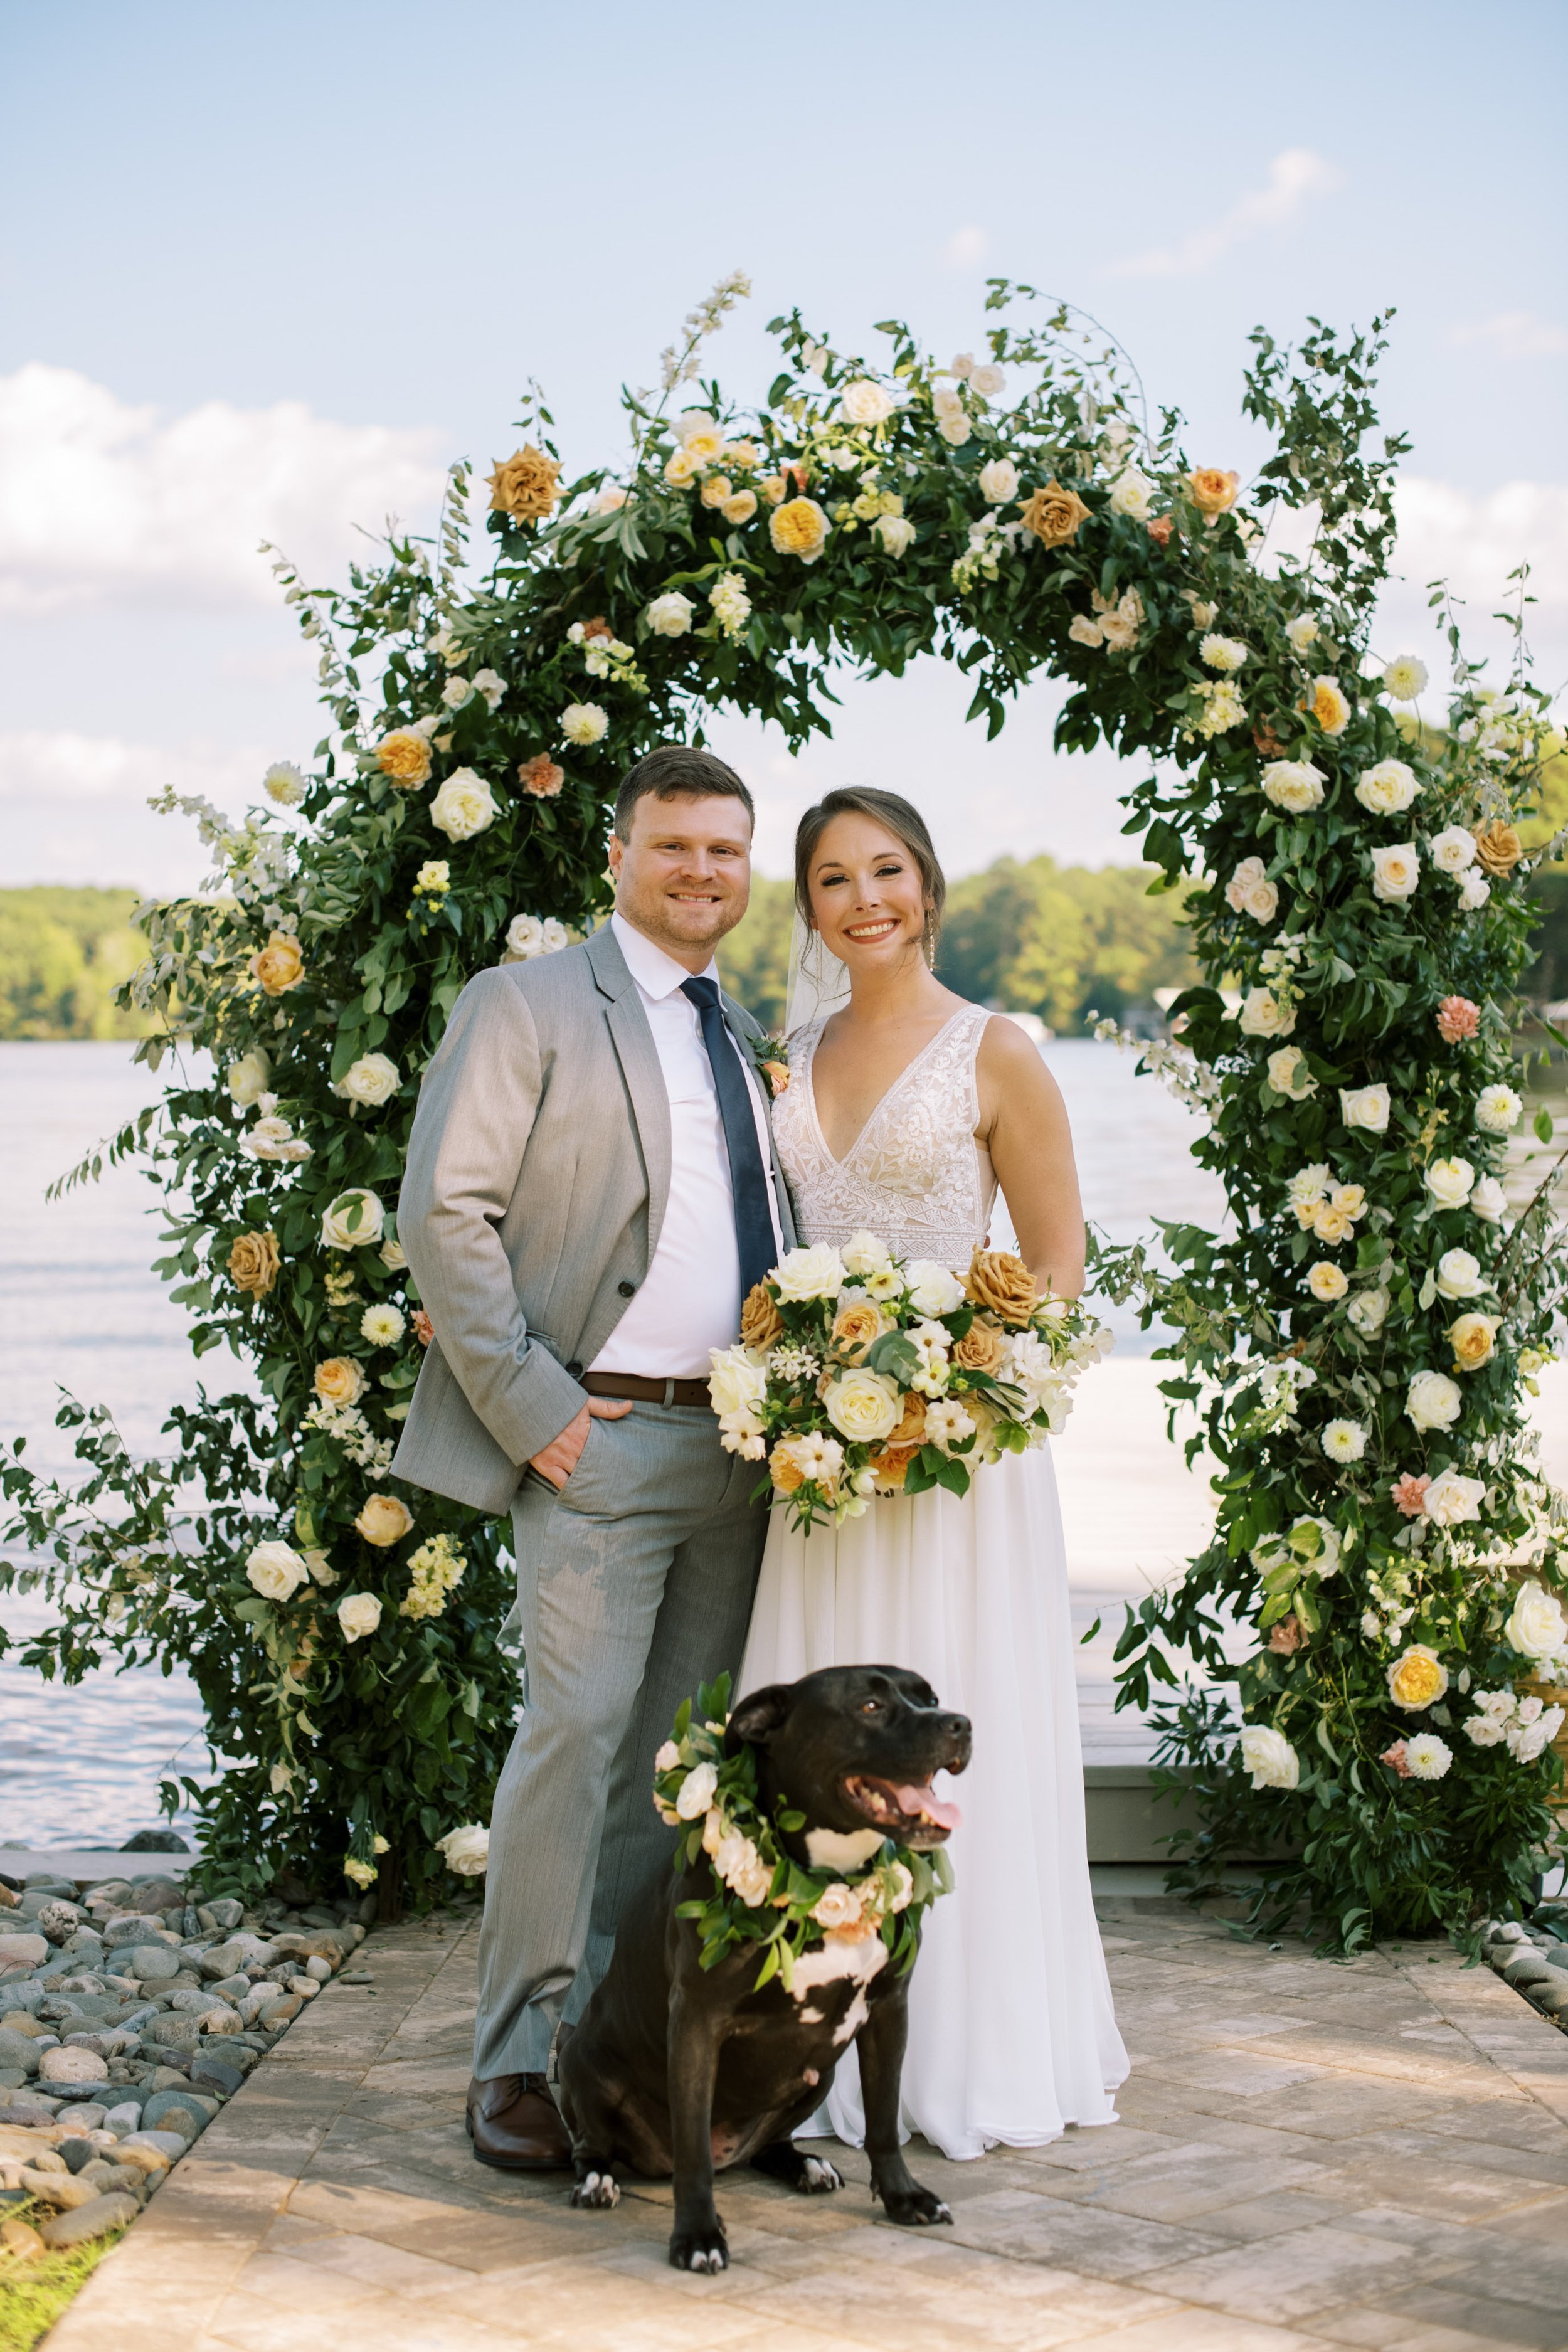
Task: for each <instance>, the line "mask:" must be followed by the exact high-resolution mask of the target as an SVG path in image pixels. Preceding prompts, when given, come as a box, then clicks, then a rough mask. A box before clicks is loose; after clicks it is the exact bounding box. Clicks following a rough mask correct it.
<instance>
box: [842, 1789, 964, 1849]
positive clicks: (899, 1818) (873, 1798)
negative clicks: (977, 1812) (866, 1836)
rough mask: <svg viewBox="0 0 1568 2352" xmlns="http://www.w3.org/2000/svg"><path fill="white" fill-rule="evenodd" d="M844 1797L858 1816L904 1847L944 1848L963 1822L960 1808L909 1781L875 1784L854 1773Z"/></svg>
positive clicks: (932, 1791) (931, 1790)
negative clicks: (930, 1846) (895, 1839)
mask: <svg viewBox="0 0 1568 2352" xmlns="http://www.w3.org/2000/svg"><path fill="white" fill-rule="evenodd" d="M844 1793H845V1795H846V1796H847V1798H848V1800H849V1802H850V1803H851V1804H852V1805H853V1806H854V1808H855V1810H856V1811H857V1812H858V1813H859V1814H861V1815H862V1816H863V1817H864V1818H865V1819H866V1820H867V1821H868V1822H874V1823H875V1824H876V1826H877V1828H878V1829H879V1830H881V1831H883V1832H885V1833H886V1835H887V1836H889V1837H890V1838H897V1839H898V1840H899V1842H900V1844H903V1845H912V1846H928V1845H941V1844H942V1843H943V1841H944V1840H945V1839H946V1838H948V1837H950V1836H951V1835H952V1832H953V1831H954V1830H955V1829H957V1827H958V1825H959V1823H960V1822H962V1821H963V1814H962V1813H961V1812H960V1811H959V1810H958V1807H957V1806H956V1805H954V1804H951V1803H949V1802H948V1801H947V1800H946V1799H945V1798H943V1797H939V1796H938V1795H937V1794H936V1792H935V1790H933V1789H931V1788H921V1787H916V1786H915V1785H913V1784H912V1783H910V1782H908V1781H899V1780H872V1779H871V1778H870V1777H869V1776H868V1775H867V1774H864V1773H855V1774H853V1775H851V1777H850V1778H849V1779H848V1780H846V1781H845V1783H844Z"/></svg>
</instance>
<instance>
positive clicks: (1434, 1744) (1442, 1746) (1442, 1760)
mask: <svg viewBox="0 0 1568 2352" xmlns="http://www.w3.org/2000/svg"><path fill="white" fill-rule="evenodd" d="M1453 1760H1454V1751H1453V1749H1452V1748H1450V1747H1449V1746H1448V1744H1447V1740H1443V1739H1439V1738H1438V1737H1437V1735H1436V1732H1435V1731H1418V1732H1417V1733H1416V1735H1415V1738H1414V1739H1407V1740H1406V1741H1405V1770H1406V1771H1407V1772H1408V1773H1409V1775H1410V1777H1411V1779H1412V1780H1441V1779H1442V1778H1443V1775H1444V1773H1445V1772H1446V1771H1447V1769H1448V1767H1449V1765H1450V1764H1451V1763H1452V1762H1453Z"/></svg>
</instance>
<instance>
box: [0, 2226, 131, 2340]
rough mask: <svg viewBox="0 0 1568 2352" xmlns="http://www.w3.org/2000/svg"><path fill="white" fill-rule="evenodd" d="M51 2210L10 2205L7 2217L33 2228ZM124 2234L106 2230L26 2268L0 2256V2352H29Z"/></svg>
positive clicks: (41, 2257) (40, 2257)
mask: <svg viewBox="0 0 1568 2352" xmlns="http://www.w3.org/2000/svg"><path fill="white" fill-rule="evenodd" d="M53 2210H54V2209H53V2208H52V2207H51V2206H47V2205H43V2204H39V2203H37V2202H33V2203H23V2204H19V2205H8V2206H7V2207H6V2208H5V2218H6V2220H7V2221H27V2222H30V2223H31V2224H32V2226H33V2227H34V2228H35V2229H36V2228H37V2226H38V2224H39V2223H40V2222H41V2221H47V2220H48V2219H49V2217H50V2214H51V2212H52V2211H53ZM124 2235H125V2230H124V2228H123V2227H121V2229H118V2230H110V2231H108V2232H107V2234H106V2235H105V2236H103V2237H101V2238H95V2239H93V2240H92V2242H91V2243H90V2244H89V2245H85V2246H68V2247H67V2248H65V2249H64V2251H63V2252H59V2253H43V2254H35V2255H34V2257H33V2259H32V2261H31V2262H27V2263H24V2262H21V2261H19V2260H17V2259H16V2257H15V2256H11V2257H7V2256H6V2255H5V2254H4V2253H0V2352H33V2347H34V2346H35V2345H36V2344H39V2343H41V2342H42V2341H43V2338H44V2337H45V2336H47V2334H48V2332H49V2330H50V2328H51V2327H52V2326H54V2324H55V2322H56V2320H57V2319H58V2317H59V2316H60V2314H61V2313H62V2312H63V2311H65V2310H66V2309H67V2308H68V2306H69V2305H70V2304H71V2303H73V2302H74V2301H75V2299H76V2297H77V2295H78V2294H79V2293H80V2292H81V2290H82V2288H83V2287H84V2286H85V2285H86V2284H87V2283H88V2280H89V2278H90V2277H91V2276H92V2273H93V2272H94V2271H95V2270H96V2269H97V2268H98V2265H99V2264H100V2262H101V2261H102V2260H103V2258H104V2256H105V2254H107V2253H109V2252H111V2251H112V2250H113V2248H114V2247H116V2246H117V2245H118V2244H119V2243H120V2241H121V2238H122V2237H123V2236H124Z"/></svg>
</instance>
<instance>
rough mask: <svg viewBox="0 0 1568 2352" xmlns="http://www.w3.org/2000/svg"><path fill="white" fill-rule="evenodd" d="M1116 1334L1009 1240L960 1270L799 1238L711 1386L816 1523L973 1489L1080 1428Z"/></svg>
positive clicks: (736, 1444) (724, 1427)
mask: <svg viewBox="0 0 1568 2352" xmlns="http://www.w3.org/2000/svg"><path fill="white" fill-rule="evenodd" d="M1111 1344H1112V1342H1111V1335H1110V1332H1109V1331H1108V1330H1106V1328H1104V1326H1103V1325H1102V1324H1100V1323H1098V1322H1097V1321H1096V1320H1095V1318H1094V1317H1093V1316H1092V1315H1090V1314H1089V1311H1088V1309H1087V1308H1086V1307H1083V1306H1082V1305H1081V1304H1080V1303H1079V1301H1077V1300H1074V1299H1067V1298H1051V1297H1044V1298H1042V1297H1040V1295H1039V1292H1038V1289H1037V1285H1036V1282H1035V1277H1034V1276H1033V1275H1032V1274H1031V1273H1030V1272H1029V1269H1028V1267H1027V1266H1026V1265H1025V1264H1024V1262H1023V1260H1022V1259H1021V1258H1018V1257H1015V1256H1014V1255H1012V1253H1011V1252H1010V1251H1007V1250H984V1249H978V1250H976V1251H975V1253H974V1255H973V1261H972V1262H971V1265H970V1267H969V1271H968V1273H967V1275H966V1276H963V1277H960V1276H958V1275H956V1274H954V1273H953V1272H952V1269H951V1268H950V1267H948V1266H945V1265H939V1264H937V1262H936V1261H935V1260H934V1259H931V1258H909V1259H904V1258H896V1257H894V1256H893V1255H891V1253H890V1252H889V1250H888V1248H887V1246H886V1245H885V1244H883V1243H882V1242H880V1241H879V1240H878V1239H877V1237H876V1235H875V1234H866V1233H861V1234H853V1235H852V1236H851V1238H850V1239H849V1241H848V1242H847V1244H845V1246H844V1248H843V1249H842V1250H836V1249H829V1248H827V1247H826V1245H825V1244H817V1245H816V1246H815V1247H814V1248H811V1249H795V1250H791V1251H790V1252H789V1253H788V1254H787V1255H786V1256H785V1257H784V1259H783V1260H782V1261H781V1263H780V1264H779V1265H776V1266H774V1268H773V1272H772V1274H770V1275H769V1276H767V1277H766V1278H765V1280H763V1281H762V1282H759V1283H758V1284H757V1285H756V1286H755V1287H754V1288H753V1289H752V1292H751V1295H750V1297H748V1298H747V1300H746V1303H745V1306H744V1307H743V1309H742V1316H741V1339H740V1345H739V1346H738V1347H733V1348H715V1349H713V1351H712V1365H713V1369H712V1371H711V1373H710V1377H709V1383H708V1385H709V1392H710V1395H711V1397H712V1400H713V1410H714V1412H716V1413H717V1414H718V1416H719V1427H720V1431H721V1442H722V1443H723V1444H724V1445H725V1446H726V1447H727V1448H728V1450H729V1451H730V1452H731V1454H742V1456H744V1458H745V1459H747V1460H748V1461H753V1462H761V1461H763V1460H765V1461H766V1463H767V1465H768V1475H769V1478H770V1479H771V1481H772V1484H773V1491H774V1493H775V1494H779V1495H783V1496H787V1497H788V1501H789V1508H790V1514H791V1520H792V1524H793V1525H795V1527H798V1528H805V1530H806V1531H807V1532H808V1533H809V1531H810V1529H811V1528H812V1526H813V1524H814V1523H815V1522H816V1520H817V1519H819V1518H820V1519H827V1518H831V1519H833V1520H835V1521H836V1522H837V1521H842V1520H844V1519H847V1518H855V1517H858V1515H859V1514H860V1512H862V1511H863V1510H865V1509H866V1508H867V1507H868V1504H869V1502H870V1501H871V1498H872V1496H876V1495H900V1494H902V1495H919V1494H922V1493H924V1491H925V1490H926V1488H927V1487H930V1486H945V1487H946V1488H947V1489H948V1490H949V1492H950V1493H952V1494H954V1495H964V1494H967V1493H968V1491H969V1482H970V1479H971V1477H972V1476H973V1473H974V1472H975V1471H976V1470H977V1469H978V1468H979V1467H980V1466H981V1465H982V1464H984V1463H988V1462H994V1461H995V1460H996V1459H997V1458H998V1456H999V1455H1001V1454H1022V1453H1024V1452H1025V1451H1026V1449H1027V1448H1028V1447H1029V1446H1031V1445H1037V1444H1040V1442H1041V1441H1042V1439H1044V1438H1046V1437H1047V1436H1049V1435H1051V1434H1053V1433H1056V1432H1058V1431H1059V1430H1060V1429H1062V1428H1063V1427H1064V1426H1065V1424H1066V1422H1067V1417H1068V1413H1069V1412H1070V1411H1071V1410H1072V1391H1073V1385H1074V1383H1075V1381H1077V1379H1078V1376H1079V1373H1080V1372H1081V1371H1082V1370H1083V1369H1084V1367H1085V1365H1086V1364H1093V1363H1098V1362H1099V1361H1100V1359H1101V1358H1102V1357H1104V1356H1107V1355H1109V1354H1110V1348H1111Z"/></svg>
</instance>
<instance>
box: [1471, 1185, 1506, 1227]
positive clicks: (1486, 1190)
mask: <svg viewBox="0 0 1568 2352" xmlns="http://www.w3.org/2000/svg"><path fill="white" fill-rule="evenodd" d="M1507 1207H1508V1195H1507V1193H1506V1192H1504V1191H1503V1189H1502V1186H1501V1185H1500V1183H1499V1182H1498V1180H1497V1178H1496V1177H1495V1176H1479V1177H1478V1178H1477V1179H1476V1187H1475V1190H1474V1192H1472V1193H1471V1194H1470V1213H1471V1215H1472V1216H1477V1217H1480V1218H1481V1219H1483V1220H1484V1222H1485V1223H1487V1224H1489V1225H1496V1224H1500V1223H1501V1222H1502V1216H1503V1212H1504V1210H1505V1209H1506V1208H1507Z"/></svg>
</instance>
